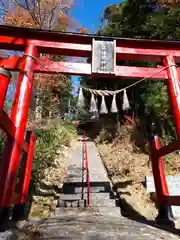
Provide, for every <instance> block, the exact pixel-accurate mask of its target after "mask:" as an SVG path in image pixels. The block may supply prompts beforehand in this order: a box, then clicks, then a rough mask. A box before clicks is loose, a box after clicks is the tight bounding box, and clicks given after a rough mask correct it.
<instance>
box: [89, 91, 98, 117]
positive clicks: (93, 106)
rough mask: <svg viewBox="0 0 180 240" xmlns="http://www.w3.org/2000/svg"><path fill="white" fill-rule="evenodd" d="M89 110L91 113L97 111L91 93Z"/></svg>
mask: <svg viewBox="0 0 180 240" xmlns="http://www.w3.org/2000/svg"><path fill="white" fill-rule="evenodd" d="M90 112H91V113H97V112H98V109H97V104H96V100H95V97H94V94H91V103H90Z"/></svg>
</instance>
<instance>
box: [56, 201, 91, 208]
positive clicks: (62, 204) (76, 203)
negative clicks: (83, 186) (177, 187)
mask: <svg viewBox="0 0 180 240" xmlns="http://www.w3.org/2000/svg"><path fill="white" fill-rule="evenodd" d="M68 207H69V208H84V207H86V200H85V199H58V202H57V208H68Z"/></svg>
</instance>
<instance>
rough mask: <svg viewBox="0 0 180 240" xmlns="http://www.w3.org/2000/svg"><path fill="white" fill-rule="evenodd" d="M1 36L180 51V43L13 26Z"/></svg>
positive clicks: (0, 31) (0, 30)
mask: <svg viewBox="0 0 180 240" xmlns="http://www.w3.org/2000/svg"><path fill="white" fill-rule="evenodd" d="M0 33H1V36H10V37H14V38H16V39H18V38H23V39H26V40H24V41H27V39H35V40H43V41H44V40H46V41H51V42H65V43H77V44H91V43H92V39H93V38H95V39H100V40H116V44H117V46H118V47H128V46H131V47H133V48H139V47H140V48H144V49H153V48H157V49H172V50H173V49H174V50H175V49H180V41H162V40H147V39H128V38H118V37H107V36H97V35H90V34H78V33H76V34H75V33H64V32H59V31H58V32H55V31H48V30H40V29H29V28H20V27H12V26H3V25H1V26H0Z"/></svg>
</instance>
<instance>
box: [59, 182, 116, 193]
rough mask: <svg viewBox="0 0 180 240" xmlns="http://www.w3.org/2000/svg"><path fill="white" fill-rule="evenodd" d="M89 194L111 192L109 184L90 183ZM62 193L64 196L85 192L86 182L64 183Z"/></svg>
mask: <svg viewBox="0 0 180 240" xmlns="http://www.w3.org/2000/svg"><path fill="white" fill-rule="evenodd" d="M90 191H91V192H96V193H98V192H108V193H110V192H112V189H111V186H110V183H109V182H107V181H106V182H91V183H90ZM62 192H63V193H66V194H73V193H81V192H87V183H86V182H66V183H64V185H63V187H62Z"/></svg>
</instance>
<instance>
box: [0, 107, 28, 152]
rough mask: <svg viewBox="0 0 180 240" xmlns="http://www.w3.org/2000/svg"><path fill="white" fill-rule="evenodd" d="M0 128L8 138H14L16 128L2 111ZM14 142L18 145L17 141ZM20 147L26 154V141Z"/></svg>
mask: <svg viewBox="0 0 180 240" xmlns="http://www.w3.org/2000/svg"><path fill="white" fill-rule="evenodd" d="M0 127H1V128H2V129H3V130H4V131H5V133H6V134H7V135H8V136H10V137H11V138H14V137H15V132H16V127H15V126H14V123H13V122H12V120H11V119H10V118H9V116H8V114H7V113H6V112H5V111H4V110H3V111H2V117H1V119H0ZM16 141H17V143H18V140H16ZM18 144H19V143H18ZM22 147H23V150H24V151H25V152H28V148H29V145H28V143H27V142H26V141H24V143H23V146H22Z"/></svg>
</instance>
